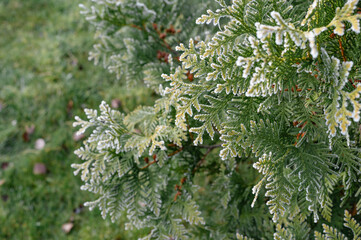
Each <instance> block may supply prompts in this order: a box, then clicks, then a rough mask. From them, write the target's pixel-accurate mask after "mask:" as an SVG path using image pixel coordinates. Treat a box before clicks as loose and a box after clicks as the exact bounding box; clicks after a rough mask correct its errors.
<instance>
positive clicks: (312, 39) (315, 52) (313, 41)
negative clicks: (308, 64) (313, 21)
mask: <svg viewBox="0 0 361 240" xmlns="http://www.w3.org/2000/svg"><path fill="white" fill-rule="evenodd" d="M305 37H306V38H307V40H308V41H309V42H310V48H311V55H312V57H313V58H317V56H318V50H317V45H316V39H315V34H314V33H313V31H311V32H306V33H305Z"/></svg>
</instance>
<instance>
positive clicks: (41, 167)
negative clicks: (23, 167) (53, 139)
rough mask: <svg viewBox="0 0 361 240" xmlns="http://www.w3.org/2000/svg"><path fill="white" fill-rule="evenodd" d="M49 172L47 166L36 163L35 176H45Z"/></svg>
mask: <svg viewBox="0 0 361 240" xmlns="http://www.w3.org/2000/svg"><path fill="white" fill-rule="evenodd" d="M46 171H47V169H46V166H45V164H44V163H35V165H34V168H33V173H34V174H35V175H43V174H45V173H46Z"/></svg>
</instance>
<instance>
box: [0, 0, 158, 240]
mask: <svg viewBox="0 0 361 240" xmlns="http://www.w3.org/2000/svg"><path fill="white" fill-rule="evenodd" d="M84 1H85V0H84ZM79 3H81V1H79V0H76V1H73V0H64V1H58V0H3V1H1V2H0V22H1V25H0V36H1V37H0V165H1V166H2V167H1V168H0V182H1V184H0V196H1V198H0V239H135V238H136V236H135V235H134V234H137V233H135V232H126V231H125V230H124V225H123V224H122V221H119V222H117V223H114V224H113V223H111V222H110V220H105V221H104V220H102V219H101V216H100V214H99V211H97V210H94V211H93V212H90V211H89V210H88V209H86V208H82V207H81V206H82V203H84V202H85V201H87V200H92V199H95V197H96V196H94V195H92V194H88V193H86V192H82V191H80V185H81V181H80V179H79V177H75V176H74V175H73V170H72V169H71V167H70V165H71V163H73V162H80V161H81V160H79V159H77V157H76V156H75V155H74V154H73V151H74V149H76V148H77V147H79V146H80V144H81V141H75V140H74V139H73V133H74V131H75V130H74V129H73V128H72V122H73V119H74V116H75V115H80V116H82V117H83V116H84V114H83V108H97V106H98V105H99V104H100V102H101V100H103V99H104V100H106V101H108V102H110V101H111V100H112V99H119V100H120V102H121V106H120V107H119V109H120V110H122V111H125V112H128V111H130V110H132V109H134V108H135V107H136V106H137V105H138V104H141V103H147V102H148V103H149V102H151V100H150V99H147V98H146V97H145V96H149V95H150V94H145V92H146V91H148V90H146V89H145V88H142V87H139V86H138V87H137V89H130V88H127V87H125V86H124V85H123V84H122V83H121V81H119V80H116V79H115V76H113V75H110V74H108V73H107V72H106V71H105V70H104V69H103V68H102V67H101V66H94V65H93V63H92V62H89V61H88V60H87V58H88V52H89V51H90V50H91V49H92V45H93V43H94V41H93V35H94V31H95V30H94V29H92V27H91V26H89V25H88V24H87V23H86V22H85V20H84V19H83V16H81V15H80V14H79V11H80V9H79V8H78V4H79ZM32 126H34V132H33V133H29V134H27V133H26V132H27V131H26V128H28V129H29V128H31V127H32ZM28 132H31V131H29V130H28ZM39 138H42V139H44V140H45V147H44V148H43V149H42V150H37V149H35V141H36V140H37V139H39ZM36 163H43V164H45V166H46V168H47V173H46V174H43V175H35V174H34V173H33V167H34V165H35V164H36ZM69 221H72V222H73V223H74V227H73V229H72V230H71V231H70V232H69V233H65V232H63V230H62V225H63V224H64V223H67V222H69Z"/></svg>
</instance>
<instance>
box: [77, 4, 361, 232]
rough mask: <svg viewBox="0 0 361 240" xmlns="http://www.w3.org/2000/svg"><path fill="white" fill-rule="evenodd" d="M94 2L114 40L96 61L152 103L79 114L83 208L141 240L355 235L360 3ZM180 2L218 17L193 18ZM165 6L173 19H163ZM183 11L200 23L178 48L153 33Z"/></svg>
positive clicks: (96, 16) (100, 25) (96, 17)
mask: <svg viewBox="0 0 361 240" xmlns="http://www.w3.org/2000/svg"><path fill="white" fill-rule="evenodd" d="M95 2H96V3H97V4H98V5H99V6H102V10H96V9H97V8H96V6H97V4H95V5H94V6H93V7H92V8H90V9H93V10H92V11H91V10H86V11H85V13H86V14H88V13H90V12H92V13H93V15H91V16H88V19H89V20H90V21H93V22H94V23H95V24H96V26H97V29H100V31H101V34H100V35H102V36H104V37H105V38H106V39H109V41H110V42H113V41H115V43H113V44H108V45H109V46H108V45H102V46H103V47H96V49H97V50H99V52H98V54H95V55H96V56H102V58H103V60H104V61H105V67H107V68H108V69H109V70H110V71H115V70H114V69H118V71H115V72H118V73H121V74H130V75H129V77H130V78H128V80H132V79H134V78H135V79H136V78H137V77H136V76H139V77H140V79H143V80H144V81H145V83H147V84H148V85H149V87H151V88H152V89H153V90H154V91H155V92H156V93H157V94H159V99H158V100H156V102H155V104H154V106H153V107H139V108H138V109H137V110H135V111H134V112H132V113H130V114H128V115H123V114H121V113H119V112H117V111H115V110H111V109H110V108H109V106H108V105H107V104H106V103H105V102H103V103H102V104H101V105H100V114H99V115H98V113H97V111H96V110H86V115H87V118H88V120H82V119H80V118H76V120H77V122H75V123H74V126H78V125H79V126H81V129H80V130H79V131H80V132H84V131H85V130H86V129H87V128H89V127H91V128H92V129H93V130H92V133H91V135H90V136H89V137H88V139H87V140H86V141H85V142H84V147H82V148H80V149H79V150H77V151H76V154H77V155H78V156H79V157H80V158H82V159H83V160H84V162H83V163H82V164H73V167H74V168H75V169H76V171H75V173H79V172H81V174H82V180H83V181H84V182H85V185H84V186H83V187H82V188H83V189H85V190H89V191H92V192H94V193H98V194H99V198H98V199H97V200H95V201H94V202H89V203H87V205H88V206H90V207H91V208H93V207H95V206H98V207H99V208H100V209H102V213H103V217H105V216H106V215H110V216H111V217H112V220H115V219H116V218H118V217H119V216H120V215H122V214H126V215H127V216H128V219H129V224H128V227H129V228H132V227H136V228H144V227H146V228H149V235H148V236H146V237H145V238H144V239H188V238H189V239H247V237H253V238H256V239H260V238H264V239H271V238H275V239H309V238H311V239H313V238H316V239H346V237H347V236H349V235H350V236H352V232H353V234H354V235H353V236H354V239H357V238H358V235H359V232H360V230H359V225H358V224H357V222H356V220H354V219H353V218H352V217H351V216H355V217H356V218H358V217H357V215H356V214H357V213H358V212H359V210H360V207H361V200H360V199H359V197H358V196H359V193H360V191H361V190H360V189H361V186H360V183H359V174H360V169H361V159H360V130H359V129H360V128H359V124H358V122H359V120H360V116H359V115H360V108H361V105H360V91H361V84H360V83H359V82H361V81H360V59H361V58H360V54H359V52H360V50H361V47H360V43H361V35H360V34H359V32H360V23H359V21H360V18H361V14H360V13H359V12H360V10H361V3H360V2H359V1H357V0H347V1H345V0H337V1H327V0H314V1H296V0H295V1H284V0H248V1H246V0H234V1H226V0H218V1H216V2H217V3H218V6H216V7H213V6H205V5H203V4H201V3H200V2H199V3H198V4H199V6H194V5H195V3H192V1H173V2H171V3H169V2H168V1H151V2H150V1H149V2H148V1H143V2H140V1H136V2H133V1H130V2H129V1H127V2H122V1H106V2H103V1H95ZM177 4H182V7H177V8H175V7H174V8H172V7H173V6H180V5H177ZM160 6H162V7H160ZM183 6H185V7H183ZM189 6H192V9H193V8H194V9H197V11H199V10H200V9H202V7H204V8H205V9H206V8H211V9H213V8H214V9H216V10H211V9H208V10H207V11H206V12H207V14H203V15H201V17H199V18H198V19H197V20H196V21H195V20H194V18H193V17H195V16H197V14H198V13H197V11H190V10H189V9H187V7H189ZM166 10H169V12H171V13H172V14H175V15H174V18H168V19H167V20H168V21H169V22H168V23H167V24H164V23H163V22H162V17H160V16H162V14H164V13H162V11H166ZM202 10H203V9H202ZM184 11H186V13H185V12H184ZM136 14H138V15H139V17H140V16H142V17H143V18H137V17H135V16H136ZM187 14H188V15H187ZM189 14H190V15H189ZM193 14H194V15H193ZM128 15H130V16H134V19H133V18H127V17H126V16H128ZM104 16H107V17H104ZM172 16H173V15H172ZM177 16H178V17H177ZM183 16H187V18H186V19H190V18H193V20H190V21H189V23H192V21H195V22H196V23H197V24H198V25H199V26H198V27H195V28H193V27H192V28H193V29H194V31H192V32H187V36H186V37H185V39H184V38H180V37H179V38H178V39H177V40H176V41H174V42H172V39H173V38H172V36H170V37H169V39H168V37H167V36H168V35H166V37H164V35H162V33H160V32H159V31H158V30H159V29H158V26H160V25H161V24H160V23H159V22H162V24H163V25H169V26H171V25H170V24H173V25H172V26H179V25H177V24H176V23H175V22H176V21H177V19H180V18H182V17H183ZM109 19H111V21H110V20H109ZM137 19H142V20H141V21H142V24H140V23H139V22H136V21H137ZM174 21H175V22H174ZM114 22H116V23H119V24H120V25H116V24H114ZM124 23H126V24H125V25H127V26H128V25H130V26H131V28H130V29H127V30H124V31H123V26H125V25H124ZM209 23H213V25H214V26H218V27H216V28H215V30H217V32H215V33H212V29H210V30H205V29H206V28H205V27H203V26H204V24H209ZM109 24H111V26H112V27H109ZM180 24H181V26H185V25H187V24H188V22H180ZM152 27H153V28H152ZM109 29H111V30H109ZM119 29H120V30H119ZM168 30H169V28H168ZM168 30H166V32H168ZM182 31H183V29H182ZM198 31H200V32H198ZM133 32H137V34H133ZM176 32H177V31H176ZM202 33H203V34H202ZM197 34H198V35H197ZM129 35H132V36H133V37H134V38H135V37H136V38H135V39H132V40H129V38H128V36H129ZM153 35H155V37H154V36H153ZM157 36H158V38H157ZM189 38H190V40H189V41H188V44H186V41H187V40H186V39H189ZM116 43H117V44H119V46H118V47H117V46H116ZM123 43H124V46H123V47H122V46H120V45H122V44H123ZM157 43H159V44H157ZM96 46H98V45H96ZM144 46H146V49H148V50H149V52H147V51H145V50H144V48H143V47H144ZM164 46H165V48H163V50H158V52H157V49H162V47H164ZM175 46H176V47H175ZM154 47H155V48H154ZM173 47H175V50H176V51H177V52H180V54H181V55H180V56H179V58H178V57H177V53H176V52H175V51H174V50H173ZM167 49H168V50H167ZM160 51H166V52H167V54H173V56H172V57H170V56H171V55H166V56H167V61H164V62H162V60H163V58H161V57H160V56H164V54H163V55H161V54H159V52H160ZM95 55H94V54H93V55H91V56H95ZM109 56H110V57H109ZM115 56H118V57H115ZM173 58H174V59H173ZM95 59H98V57H95ZM107 59H108V60H107ZM115 59H118V60H119V59H122V61H120V60H119V61H118V60H115ZM173 60H174V61H173ZM160 65H162V67H156V66H160ZM148 66H152V67H151V68H148ZM155 68H156V69H158V70H159V71H158V72H162V71H163V74H162V77H163V80H162V79H160V78H159V77H158V75H157V73H158V72H157V71H153V70H154V69H155ZM161 68H162V69H163V70H160V69H161ZM150 69H153V70H150ZM133 74H134V76H133ZM136 74H138V75H136ZM139 74H140V75H139ZM135 81H137V80H135ZM216 150H219V151H216ZM252 166H253V168H255V169H256V170H257V171H258V172H259V174H257V172H256V171H255V170H251V169H250V168H251V167H252ZM252 193H253V194H254V196H252ZM252 199H253V200H252ZM266 206H268V207H266ZM345 209H346V210H347V209H348V210H349V211H345V222H346V223H345V224H344V225H343V217H342V212H343V211H344V210H345ZM349 212H351V213H349ZM345 227H346V228H349V229H351V230H352V232H350V231H347V230H345V229H344V228H345ZM321 228H322V229H323V233H320V232H319V231H321V230H322V229H321ZM341 232H343V233H341ZM246 236H247V237H246Z"/></svg>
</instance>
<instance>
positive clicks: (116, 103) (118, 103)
mask: <svg viewBox="0 0 361 240" xmlns="http://www.w3.org/2000/svg"><path fill="white" fill-rule="evenodd" d="M121 105H122V102H121V101H120V100H119V99H117V98H116V99H113V100H112V102H111V106H112V108H120V106H121Z"/></svg>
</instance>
